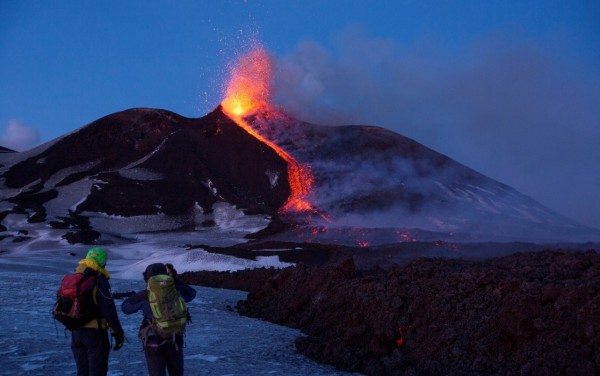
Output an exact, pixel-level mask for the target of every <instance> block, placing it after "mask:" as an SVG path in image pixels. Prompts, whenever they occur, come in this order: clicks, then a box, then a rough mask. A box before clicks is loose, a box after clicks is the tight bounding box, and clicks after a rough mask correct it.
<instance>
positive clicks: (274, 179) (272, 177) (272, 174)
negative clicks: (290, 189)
mask: <svg viewBox="0 0 600 376" xmlns="http://www.w3.org/2000/svg"><path fill="white" fill-rule="evenodd" d="M265 174H266V175H267V178H269V183H270V184H271V188H275V187H276V186H277V183H278V182H279V172H278V171H271V170H267V171H265Z"/></svg>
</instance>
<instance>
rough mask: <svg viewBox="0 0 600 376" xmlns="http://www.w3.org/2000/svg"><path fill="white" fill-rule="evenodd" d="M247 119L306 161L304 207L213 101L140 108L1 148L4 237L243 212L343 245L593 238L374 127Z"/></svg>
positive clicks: (134, 228)
mask: <svg viewBox="0 0 600 376" xmlns="http://www.w3.org/2000/svg"><path fill="white" fill-rule="evenodd" d="M245 121H246V122H247V123H248V124H249V125H250V126H251V127H252V128H253V129H255V130H256V131H257V132H258V133H260V134H261V135H262V136H263V137H264V138H265V139H268V140H271V142H272V143H273V144H274V145H277V146H278V147H279V148H281V149H282V150H284V151H285V153H287V154H288V155H289V156H290V158H294V160H295V161H297V163H298V164H299V165H300V166H302V168H304V169H306V171H305V172H306V173H307V174H309V178H310V179H311V182H310V183H311V184H310V191H308V192H304V197H303V198H304V199H305V200H306V201H307V202H309V203H310V205H311V208H310V209H306V210H293V209H291V208H289V207H287V206H286V203H288V201H289V199H290V196H291V195H293V194H294V192H293V187H292V184H291V183H290V181H291V180H290V176H289V175H290V169H289V163H290V162H289V160H286V159H285V158H283V157H282V155H281V153H280V152H278V151H277V150H274V149H273V146H272V145H269V144H267V143H265V142H264V141H261V140H260V139H257V138H256V137H255V136H253V135H252V134H250V133H249V132H248V131H247V130H245V129H243V128H242V127H240V126H239V125H238V124H237V123H236V121H234V120H233V119H231V118H230V117H229V116H228V115H226V114H225V113H224V111H223V110H222V108H221V107H220V106H219V107H217V108H216V109H215V110H214V111H212V112H211V113H209V114H207V115H206V116H204V117H201V118H196V119H191V118H186V117H182V116H180V115H177V114H175V113H173V112H169V111H166V110H158V109H145V108H136V109H130V110H126V111H123V112H118V113H114V114H111V115H108V116H105V117H103V118H101V119H98V120H96V121H94V122H92V123H90V124H88V125H86V126H84V127H82V128H80V129H78V130H76V131H74V132H72V133H70V134H67V135H64V136H62V137H60V138H58V139H56V140H54V141H51V142H48V143H46V144H44V145H42V146H39V147H37V148H35V149H32V150H30V151H27V152H23V153H3V154H2V155H0V163H1V165H2V167H1V170H0V173H1V175H0V183H1V185H0V189H1V191H2V200H1V201H0V218H1V219H2V225H1V228H0V229H1V230H2V233H0V234H1V236H2V239H3V241H15V239H17V238H19V237H21V238H22V237H23V236H24V234H28V231H29V230H27V229H28V228H31V226H33V225H34V224H35V225H36V226H38V227H37V228H39V226H42V227H48V228H52V229H54V230H57V231H62V233H63V235H62V236H63V238H64V239H67V240H69V241H70V242H94V241H99V240H102V239H104V238H106V237H110V236H125V235H128V234H132V233H156V232H164V231H187V232H194V231H197V230H199V229H203V230H210V229H211V228H215V227H219V226H222V221H223V218H224V217H226V218H237V219H239V220H242V219H243V218H245V219H249V218H253V219H254V221H253V222H252V225H251V226H250V228H248V227H247V226H246V227H247V229H248V232H255V233H258V234H263V235H264V236H265V237H266V238H269V239H278V240H286V241H311V242H326V243H327V242H329V243H340V244H353V245H356V244H357V242H361V241H363V242H365V244H375V243H377V244H386V243H394V242H402V241H418V240H436V239H437V240H440V239H441V240H449V239H452V240H456V241H471V240H478V241H487V240H493V241H498V240H507V241H517V240H520V241H523V240H526V241H575V240H576V241H588V240H594V239H598V238H600V236H598V231H596V230H594V229H591V228H587V227H584V226H581V225H579V224H577V223H576V222H575V221H572V220H570V219H568V218H565V217H563V216H561V215H559V214H557V213H554V212H552V211H551V210H549V209H547V208H546V207H544V206H542V205H541V204H539V203H537V202H536V201H534V200H532V199H531V198H529V197H527V196H525V195H522V194H520V193H518V192H517V191H516V190H514V189H512V188H511V187H509V186H507V185H505V184H502V183H500V182H497V181H495V180H493V179H490V178H488V177H486V176H484V175H482V174H480V173H478V172H476V171H474V170H472V169H470V168H468V167H466V166H464V165H462V164H460V163H458V162H456V161H454V160H452V159H451V158H448V157H447V156H444V155H442V154H440V153H437V152H435V151H433V150H431V149H429V148H427V147H425V146H424V145H421V144H419V143H417V142H416V141H414V140H411V139H409V138H407V137H404V136H402V135H399V134H397V133H394V132H391V131H389V130H386V129H383V128H380V127H376V126H357V125H348V126H324V125H316V124H309V123H306V122H302V121H299V120H296V119H293V118H291V117H289V116H287V115H285V114H284V113H282V112H279V111H276V110H273V109H270V110H264V111H257V112H256V113H254V115H252V116H249V117H247V118H245ZM238 224H239V222H238ZM274 224H279V226H274ZM281 224H284V225H283V226H281ZM260 230H262V231H260ZM28 236H32V235H31V234H28Z"/></svg>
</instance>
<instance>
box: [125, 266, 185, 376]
mask: <svg viewBox="0 0 600 376" xmlns="http://www.w3.org/2000/svg"><path fill="white" fill-rule="evenodd" d="M167 265H168V266H169V270H167V266H166V265H165V264H162V263H155V264H150V265H148V266H147V267H146V270H145V271H144V273H143V276H144V282H146V289H144V290H141V291H138V292H137V293H136V294H135V295H133V296H131V297H129V298H127V299H126V300H125V301H124V302H123V304H122V305H121V309H122V311H123V313H125V314H126V315H130V314H133V313H135V312H138V311H142V313H143V318H142V324H141V326H140V330H139V337H140V339H141V340H142V346H143V348H144V355H145V357H146V364H147V366H148V372H149V373H150V375H151V376H159V375H160V376H164V375H166V371H168V372H169V375H170V376H182V375H183V336H184V333H185V325H186V323H187V322H188V321H189V319H190V317H189V313H188V311H187V306H186V304H185V303H189V302H191V301H192V300H193V299H194V298H195V297H196V290H194V288H192V287H190V286H187V285H184V284H183V283H181V281H180V280H179V278H177V272H176V271H175V269H174V268H173V266H172V265H170V264H167Z"/></svg>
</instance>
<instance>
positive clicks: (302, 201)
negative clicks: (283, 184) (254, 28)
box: [221, 45, 314, 212]
mask: <svg viewBox="0 0 600 376" xmlns="http://www.w3.org/2000/svg"><path fill="white" fill-rule="evenodd" d="M271 72H272V62H271V58H270V56H269V54H268V53H267V51H266V50H265V49H264V47H262V46H261V45H256V46H255V47H254V48H253V49H252V51H250V52H249V53H248V54H246V55H244V56H242V57H241V58H240V59H239V61H238V62H237V65H235V66H234V67H232V68H231V71H230V78H229V82H228V84H227V90H226V93H225V99H224V100H223V102H222V103H221V106H222V108H223V111H224V112H225V114H227V116H229V117H230V118H231V119H232V120H234V121H235V122H236V123H237V124H238V125H239V126H240V127H242V128H244V129H245V130H246V131H247V132H248V133H249V134H251V135H252V136H254V137H255V138H256V139H258V140H259V141H261V142H263V143H264V144H266V145H268V146H269V147H270V148H271V149H273V150H274V151H275V152H276V153H277V154H278V155H279V156H280V157H281V158H283V159H284V160H285V161H286V162H287V164H288V179H289V184H290V190H291V194H290V197H289V198H288V200H287V202H286V203H285V204H284V205H283V206H282V207H281V209H280V210H281V211H284V212H287V211H290V212H302V211H314V209H313V207H312V205H311V204H310V203H309V202H308V201H306V197H307V195H308V194H309V193H310V190H311V185H312V182H313V176H312V174H311V172H310V169H309V168H308V166H303V165H301V164H300V163H298V161H296V160H295V159H294V158H293V157H292V156H291V155H290V154H289V153H287V152H286V151H285V150H283V149H281V148H280V147H279V146H277V145H276V144H275V143H274V142H272V141H270V140H268V139H266V138H265V137H263V136H262V135H261V134H260V133H258V132H257V131H256V130H255V129H254V128H252V126H251V125H250V124H249V123H248V122H247V121H246V120H245V119H244V117H245V116H248V115H251V114H253V113H255V112H257V111H258V110H259V109H262V110H265V109H268V107H269V100H270V97H271Z"/></svg>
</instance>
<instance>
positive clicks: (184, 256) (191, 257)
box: [113, 249, 294, 279]
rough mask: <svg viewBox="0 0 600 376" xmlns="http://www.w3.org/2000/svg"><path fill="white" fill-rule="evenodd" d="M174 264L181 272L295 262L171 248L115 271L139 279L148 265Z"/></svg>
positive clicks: (279, 264)
mask: <svg viewBox="0 0 600 376" xmlns="http://www.w3.org/2000/svg"><path fill="white" fill-rule="evenodd" d="M157 262H161V263H170V264H173V266H174V267H175V269H177V271H178V272H179V273H183V272H188V271H199V270H207V271H235V270H243V269H254V268H263V267H265V268H269V267H274V268H286V267H288V266H293V265H294V264H291V263H286V262H281V261H280V260H279V257H278V256H264V257H257V258H256V261H254V260H248V259H241V258H237V257H233V256H228V255H223V254H216V253H209V252H207V251H205V250H203V249H192V250H182V249H170V250H160V251H156V252H154V253H151V254H149V255H148V256H147V257H145V258H144V259H142V260H140V261H138V262H135V263H133V264H130V265H126V266H123V267H122V269H121V270H119V271H118V272H115V273H113V275H114V276H115V277H117V278H122V279H139V278H140V275H142V274H141V273H143V272H144V270H146V267H147V266H148V265H150V264H153V263H157Z"/></svg>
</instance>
